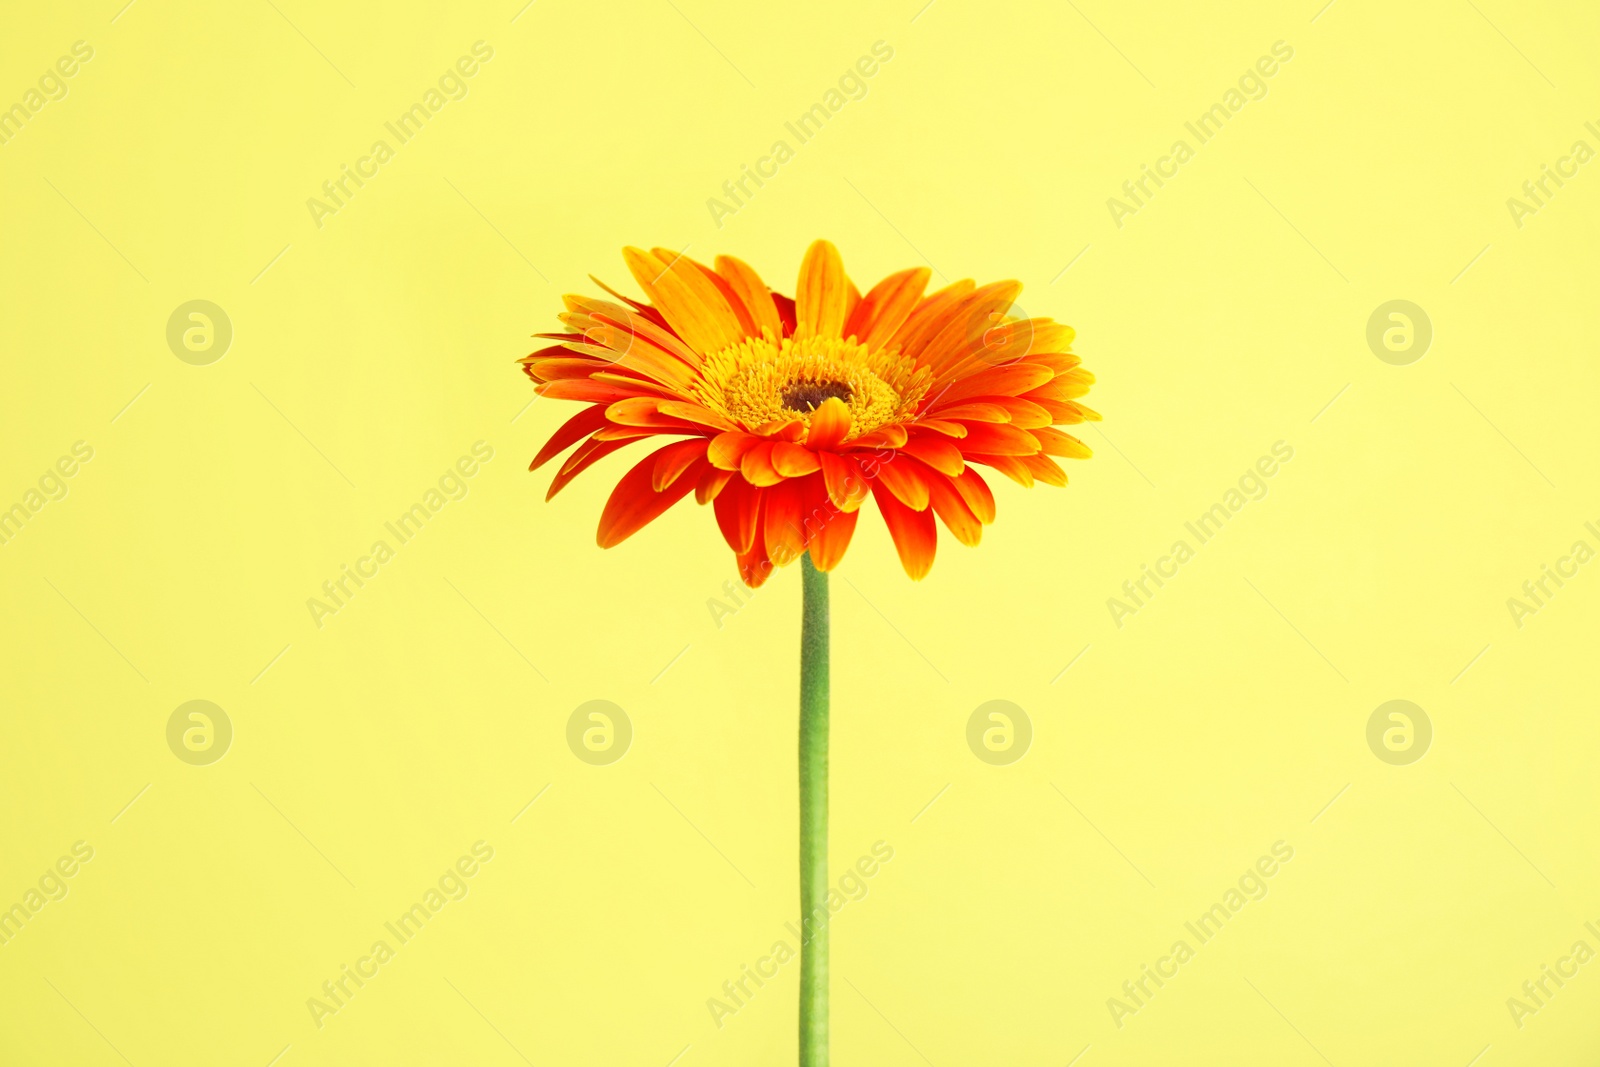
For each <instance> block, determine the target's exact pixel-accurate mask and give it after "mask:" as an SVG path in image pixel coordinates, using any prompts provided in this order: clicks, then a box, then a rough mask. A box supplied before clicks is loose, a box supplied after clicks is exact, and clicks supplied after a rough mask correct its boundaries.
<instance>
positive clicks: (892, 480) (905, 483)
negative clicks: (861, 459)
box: [867, 455, 928, 511]
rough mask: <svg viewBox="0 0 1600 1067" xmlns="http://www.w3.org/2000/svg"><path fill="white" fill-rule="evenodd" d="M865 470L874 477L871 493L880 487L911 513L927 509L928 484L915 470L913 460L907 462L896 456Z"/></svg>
mask: <svg viewBox="0 0 1600 1067" xmlns="http://www.w3.org/2000/svg"><path fill="white" fill-rule="evenodd" d="M867 470H868V472H869V473H873V474H875V475H876V479H875V481H874V482H873V487H872V488H873V492H877V490H878V486H879V485H882V486H884V487H885V488H887V489H888V490H889V492H891V493H893V494H894V495H895V498H896V499H897V500H899V501H900V502H901V503H902V504H904V505H905V506H906V507H908V508H911V509H912V510H913V511H923V510H925V509H926V508H927V506H928V483H927V482H926V481H925V480H924V479H923V477H922V473H921V472H920V471H918V470H916V469H915V461H914V460H913V461H910V462H907V461H906V460H905V459H903V458H902V457H901V456H898V455H897V456H894V457H893V458H891V459H887V460H884V461H883V462H882V463H879V464H878V465H877V466H876V467H875V468H874V467H870V466H869V467H868V468H867Z"/></svg>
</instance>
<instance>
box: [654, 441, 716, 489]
mask: <svg viewBox="0 0 1600 1067" xmlns="http://www.w3.org/2000/svg"><path fill="white" fill-rule="evenodd" d="M705 454H706V440H705V438H703V437H697V438H695V439H694V440H692V441H679V442H677V443H676V444H671V445H668V446H667V447H665V448H663V449H659V450H657V451H656V452H655V453H654V455H655V457H656V465H655V467H654V469H653V470H652V471H651V477H650V488H651V489H653V490H655V491H656V492H658V493H661V492H665V491H666V490H667V489H670V488H671V487H672V485H673V483H674V482H676V481H677V480H678V479H679V478H680V477H681V476H682V475H683V474H684V472H685V471H687V470H689V469H690V468H691V467H694V466H696V465H697V464H699V461H700V460H702V459H704V458H705ZM704 466H705V467H706V468H709V469H714V468H711V465H710V464H709V463H707V464H705V465H704Z"/></svg>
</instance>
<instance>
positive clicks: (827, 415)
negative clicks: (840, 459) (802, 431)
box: [806, 396, 850, 449]
mask: <svg viewBox="0 0 1600 1067" xmlns="http://www.w3.org/2000/svg"><path fill="white" fill-rule="evenodd" d="M849 433H850V409H849V408H847V407H845V403H844V401H843V400H841V399H839V398H838V397H836V396H830V397H829V398H828V399H826V400H824V401H823V402H822V406H821V407H819V408H817V409H816V410H815V411H813V412H812V413H811V427H810V429H809V430H807V431H806V446H807V447H808V448H815V449H830V448H837V447H839V446H840V445H841V444H843V443H844V439H845V437H846V435H848V434H849Z"/></svg>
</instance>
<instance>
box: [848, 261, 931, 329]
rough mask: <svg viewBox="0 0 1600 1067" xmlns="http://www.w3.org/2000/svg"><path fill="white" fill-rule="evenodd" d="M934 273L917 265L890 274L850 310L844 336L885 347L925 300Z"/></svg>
mask: <svg viewBox="0 0 1600 1067" xmlns="http://www.w3.org/2000/svg"><path fill="white" fill-rule="evenodd" d="M931 276H932V273H931V272H930V271H929V270H928V268H927V267H916V268H913V269H912V270H903V271H900V272H899V273H896V274H891V275H889V276H888V277H887V278H885V279H884V280H883V281H881V282H879V283H878V284H877V285H874V286H873V287H872V288H871V289H870V290H868V291H867V295H866V296H865V297H863V298H862V300H861V303H859V304H857V305H856V309H855V310H854V311H852V312H851V313H850V319H849V321H848V322H846V323H845V327H844V334H845V336H846V337H857V338H859V339H860V340H861V343H862V344H864V345H866V346H867V347H868V348H881V347H883V345H884V342H886V341H888V340H889V338H891V337H893V336H894V333H895V331H896V330H898V329H899V328H900V325H901V323H903V322H905V321H906V316H908V315H910V314H911V310H912V309H913V308H914V307H916V306H917V301H919V300H921V299H922V291H923V290H924V289H926V288H927V287H928V278H929V277H931Z"/></svg>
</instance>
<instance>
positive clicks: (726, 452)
mask: <svg viewBox="0 0 1600 1067" xmlns="http://www.w3.org/2000/svg"><path fill="white" fill-rule="evenodd" d="M760 443H761V438H759V437H757V436H755V435H754V434H748V433H745V432H744V431H743V430H728V431H727V432H725V433H719V434H717V436H715V437H713V438H712V439H711V445H710V448H709V449H708V450H707V452H706V458H707V459H709V460H711V462H712V463H714V464H715V465H717V466H718V467H721V468H722V469H723V470H725V471H736V470H738V469H739V461H740V460H741V459H743V458H744V454H745V453H746V452H748V451H750V450H751V449H752V448H754V447H756V445H758V444H760Z"/></svg>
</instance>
